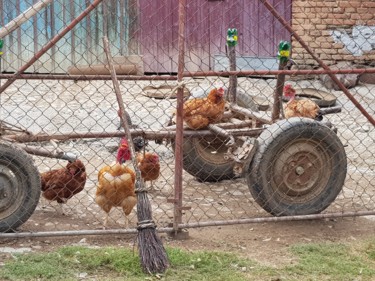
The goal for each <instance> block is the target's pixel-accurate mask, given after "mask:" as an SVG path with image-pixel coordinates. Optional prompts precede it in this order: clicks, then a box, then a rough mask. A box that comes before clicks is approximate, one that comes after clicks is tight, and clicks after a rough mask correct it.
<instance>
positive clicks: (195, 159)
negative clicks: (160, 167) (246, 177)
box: [182, 138, 236, 182]
mask: <svg viewBox="0 0 375 281" xmlns="http://www.w3.org/2000/svg"><path fill="white" fill-rule="evenodd" d="M220 142H221V141H218V143H220ZM207 145H208V142H206V140H202V139H198V138H190V139H188V138H185V139H184V143H183V146H182V149H183V155H184V157H183V168H184V170H185V171H186V172H188V173H189V174H191V175H192V176H194V177H196V178H197V179H198V180H199V181H201V182H218V181H221V180H226V179H233V178H235V177H236V176H235V174H234V172H233V168H234V161H232V160H225V159H224V151H222V152H219V153H216V154H213V155H212V157H210V152H209V151H208V149H207V148H206V147H207ZM216 147H222V148H225V145H224V141H222V142H221V145H217V146H216ZM213 150H215V149H213ZM224 150H225V151H227V149H224ZM215 158H216V159H215Z"/></svg>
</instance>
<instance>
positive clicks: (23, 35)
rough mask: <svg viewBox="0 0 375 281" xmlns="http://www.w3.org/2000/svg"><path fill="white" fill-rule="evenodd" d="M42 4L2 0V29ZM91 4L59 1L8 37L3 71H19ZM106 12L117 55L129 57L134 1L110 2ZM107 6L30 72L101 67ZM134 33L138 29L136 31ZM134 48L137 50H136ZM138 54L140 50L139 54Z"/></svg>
mask: <svg viewBox="0 0 375 281" xmlns="http://www.w3.org/2000/svg"><path fill="white" fill-rule="evenodd" d="M36 2H38V0H1V1H0V25H1V26H4V25H5V24H7V23H8V22H9V21H10V20H12V19H13V18H15V17H16V16H17V15H19V14H20V13H21V12H22V11H25V10H26V9H27V8H29V7H30V6H31V5H32V4H33V3H36ZM90 2H91V1H90V0H55V1H53V2H52V4H50V5H49V6H48V7H47V8H45V9H44V10H42V11H40V13H38V14H37V15H36V16H34V17H33V18H32V19H30V20H29V21H27V22H26V23H24V24H23V25H22V26H21V28H19V29H18V30H16V31H14V32H13V33H11V34H9V35H8V36H7V37H5V38H4V39H5V47H4V56H3V58H2V71H15V70H17V69H18V68H19V67H20V66H21V65H23V64H24V63H25V62H26V61H28V60H29V59H30V58H31V57H32V56H33V55H34V53H35V52H36V51H38V50H40V49H41V48H42V46H43V45H44V44H46V43H47V42H48V41H49V40H50V39H51V38H53V37H54V36H55V35H56V34H57V33H58V32H59V31H61V30H62V29H63V28H64V27H65V26H66V25H67V24H68V23H70V22H71V21H72V20H73V19H74V18H75V17H76V16H77V15H79V14H80V13H81V12H82V11H83V10H84V9H85V8H86V7H87V5H89V4H90ZM104 2H105V3H106V5H107V6H106V7H107V8H106V9H105V11H106V12H107V13H108V14H109V17H108V24H107V27H108V28H107V29H108V30H107V32H108V36H109V39H110V41H111V43H112V46H113V47H112V52H113V54H114V55H128V54H129V49H128V47H129V45H128V43H132V44H133V45H134V40H129V37H130V36H129V29H130V25H131V24H132V23H131V21H130V20H129V16H128V9H129V7H128V5H129V3H130V4H132V2H134V0H108V1H104ZM102 14H103V4H101V5H100V6H99V7H98V9H96V10H94V12H92V13H91V14H90V15H89V16H88V17H87V18H86V19H84V20H83V21H82V22H81V23H79V24H78V25H77V26H76V27H75V28H74V29H73V30H72V31H71V32H69V33H68V34H67V36H65V37H64V38H63V39H61V40H60V41H59V42H58V43H57V44H56V45H55V46H54V47H52V48H51V50H49V51H48V52H47V53H46V54H45V55H43V56H42V57H41V58H40V60H39V61H38V62H36V63H35V64H34V65H33V66H32V67H30V68H29V70H28V71H30V72H40V73H45V72H53V73H63V72H66V70H67V68H68V67H69V66H71V65H75V64H80V65H82V64H83V65H85V64H91V63H98V59H99V60H102V59H104V53H103V48H102V37H103V16H102ZM133 29H134V28H133ZM133 48H134V46H133ZM135 51H136V52H138V50H135Z"/></svg>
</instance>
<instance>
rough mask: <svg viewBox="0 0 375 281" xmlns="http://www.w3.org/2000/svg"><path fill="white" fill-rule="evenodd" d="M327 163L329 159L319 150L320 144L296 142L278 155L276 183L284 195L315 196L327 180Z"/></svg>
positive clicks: (294, 196)
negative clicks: (325, 166)
mask: <svg viewBox="0 0 375 281" xmlns="http://www.w3.org/2000/svg"><path fill="white" fill-rule="evenodd" d="M326 163H328V159H326V158H325V155H324V154H322V153H321V152H320V151H319V145H316V144H314V143H312V142H309V141H303V142H302V141H301V142H300V143H295V144H293V145H291V146H289V147H287V148H286V149H285V150H283V151H282V152H281V154H280V155H279V156H278V157H277V160H276V163H275V174H276V175H277V177H276V181H275V183H274V184H275V185H276V187H277V190H278V191H279V193H280V194H282V195H283V196H287V197H293V198H296V197H303V196H305V197H306V196H307V197H310V196H314V194H315V193H316V192H320V188H322V186H324V182H325V181H326V180H327V177H326V175H327V172H328V171H326V170H325V168H324V165H325V164H326ZM328 170H329V169H328ZM304 200H306V198H305V199H304Z"/></svg>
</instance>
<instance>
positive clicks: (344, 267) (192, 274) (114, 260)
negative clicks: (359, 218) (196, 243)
mask: <svg viewBox="0 0 375 281" xmlns="http://www.w3.org/2000/svg"><path fill="white" fill-rule="evenodd" d="M254 250H255V249H254ZM167 252H168V256H169V259H170V262H171V267H170V268H169V269H168V270H167V272H166V273H165V274H164V275H162V276H149V275H146V274H144V273H143V272H142V269H141V266H140V264H139V259H138V255H137V253H134V252H132V251H131V250H129V249H125V248H99V249H92V248H84V247H76V246H74V247H64V248H61V249H59V250H57V251H56V252H51V253H27V254H21V255H16V256H14V259H8V260H6V261H5V265H4V266H2V267H0V280H28V281H31V280H80V279H79V274H81V275H82V276H85V279H84V280H130V281H132V280H134V281H138V280H152V281H153V280H181V281H194V280H197V281H198V280H199V281H205V280H207V281H208V280H215V281H216V280H218V281H221V280H222V281H224V280H230V281H242V280H280V281H284V280H285V281H287V280H288V281H289V280H291V281H293V280H330V281H331V280H333V281H335V280H337V281H345V280H361V281H366V280H375V240H372V241H367V242H363V243H362V244H360V245H359V246H358V245H355V246H353V245H350V244H334V243H327V244H303V245H294V246H291V247H290V253H291V255H292V256H293V257H294V260H295V262H294V263H293V264H291V265H281V266H280V265H279V266H278V265H275V267H270V266H263V265H260V264H259V263H256V262H254V261H251V260H247V259H244V258H241V257H239V256H236V255H234V254H230V253H220V252H207V251H206V252H190V251H183V250H181V249H177V248H168V249H167ZM271 262H272V261H271Z"/></svg>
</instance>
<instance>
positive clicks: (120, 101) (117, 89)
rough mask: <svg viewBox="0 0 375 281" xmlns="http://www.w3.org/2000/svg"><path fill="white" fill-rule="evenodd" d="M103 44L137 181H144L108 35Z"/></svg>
mask: <svg viewBox="0 0 375 281" xmlns="http://www.w3.org/2000/svg"><path fill="white" fill-rule="evenodd" d="M103 44H104V51H105V54H106V56H107V61H108V67H109V71H110V73H111V78H112V82H113V87H114V88H115V93H116V98H117V103H118V106H119V108H120V120H121V123H122V124H123V128H124V130H125V135H126V138H127V139H128V143H129V146H130V152H131V160H132V163H133V166H134V170H135V174H136V177H137V181H139V182H142V177H141V172H140V171H139V169H138V165H137V160H136V154H135V149H134V143H133V140H132V135H131V132H130V129H129V124H128V122H127V120H126V117H125V114H126V111H125V106H124V101H123V99H122V96H121V92H120V85H119V83H118V80H117V76H116V71H115V67H114V66H113V59H112V56H111V51H110V48H109V42H108V38H107V36H104V37H103Z"/></svg>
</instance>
